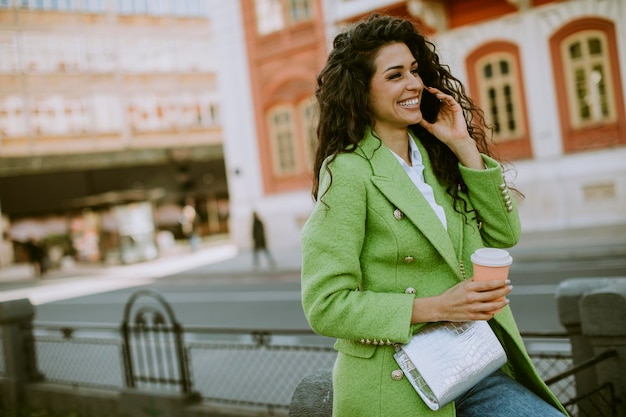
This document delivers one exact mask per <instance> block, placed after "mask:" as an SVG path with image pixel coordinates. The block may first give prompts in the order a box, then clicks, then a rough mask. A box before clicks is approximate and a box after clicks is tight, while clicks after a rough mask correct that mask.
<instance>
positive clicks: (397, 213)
mask: <svg viewBox="0 0 626 417" xmlns="http://www.w3.org/2000/svg"><path fill="white" fill-rule="evenodd" d="M393 217H395V218H396V220H402V219H403V218H404V213H403V212H401V211H400V209H395V210H394V211H393Z"/></svg>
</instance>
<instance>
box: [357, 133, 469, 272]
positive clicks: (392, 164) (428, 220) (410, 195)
mask: <svg viewBox="0 0 626 417" xmlns="http://www.w3.org/2000/svg"><path fill="white" fill-rule="evenodd" d="M359 151H360V153H361V154H362V155H363V156H365V158H366V159H368V160H369V161H370V164H371V167H372V172H373V175H372V182H373V183H374V185H375V186H376V187H377V188H378V189H379V190H380V192H381V193H382V194H383V195H384V196H385V197H386V198H387V199H388V200H389V201H390V202H391V204H393V205H394V206H395V207H397V208H398V209H400V211H402V212H403V213H404V215H405V216H406V217H407V218H408V219H409V221H410V222H411V223H412V224H413V225H414V226H415V227H417V228H418V229H419V230H420V231H421V232H422V233H423V234H424V236H426V238H427V239H428V240H429V241H430V242H431V244H432V245H433V246H434V247H435V249H436V250H437V251H438V252H439V253H440V254H441V256H442V257H443V258H444V259H445V260H446V262H447V263H448V264H449V265H450V267H451V268H452V270H454V271H456V272H457V273H458V275H459V277H460V272H458V271H459V264H458V260H457V259H456V255H455V253H456V251H455V248H454V245H453V244H452V241H451V240H450V238H449V236H448V233H446V229H445V228H444V227H443V225H442V224H441V221H439V218H438V217H437V215H436V214H435V212H434V211H433V209H432V208H431V207H430V205H429V204H428V201H426V199H425V198H424V196H423V195H422V193H421V192H419V190H418V189H417V188H416V187H415V185H414V184H413V182H412V181H411V179H410V178H409V176H408V175H407V173H406V172H405V171H404V169H403V168H402V166H401V165H400V164H399V163H398V161H397V159H396V157H395V156H394V155H393V154H392V153H391V151H390V150H389V149H387V148H386V147H385V145H384V144H382V142H381V141H380V140H379V139H377V138H376V137H374V136H373V134H372V132H371V130H368V132H367V134H366V136H365V138H364V139H363V140H362V141H361V143H360V144H359ZM420 152H422V158H423V159H424V162H426V159H427V158H426V155H424V151H423V148H420ZM425 166H426V165H425ZM430 184H431V186H433V188H438V187H439V186H438V184H432V183H430ZM448 215H449V214H448V212H446V216H448Z"/></svg>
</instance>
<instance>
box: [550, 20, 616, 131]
mask: <svg viewBox="0 0 626 417" xmlns="http://www.w3.org/2000/svg"><path fill="white" fill-rule="evenodd" d="M592 38H597V39H599V40H600V45H601V47H602V54H601V55H598V56H592V55H591V53H590V52H589V50H588V46H589V43H588V42H589V40H591V39H592ZM575 43H579V45H580V46H581V56H580V57H576V58H572V57H571V56H570V48H571V47H572V46H573V45H574V44H575ZM561 58H562V60H563V68H564V72H565V74H563V75H564V77H565V85H566V92H567V98H568V102H567V104H568V109H569V115H570V120H571V124H572V126H573V127H574V128H584V127H590V126H595V125H598V124H602V123H606V122H614V121H615V120H616V119H617V114H616V108H615V107H616V105H615V96H614V94H613V88H614V84H613V76H612V72H611V62H610V56H609V54H608V39H607V36H606V33H605V32H603V31H600V30H583V31H580V32H576V33H574V34H572V35H570V36H568V37H566V38H565V39H564V40H563V41H562V42H561ZM598 67H600V68H601V69H602V72H603V73H604V74H602V76H601V77H603V78H602V81H603V84H604V87H603V91H601V89H600V86H599V85H598V82H594V80H593V78H594V77H593V73H594V71H596V69H597V68H598ZM581 72H582V74H583V75H584V78H583V84H582V85H581V84H580V83H579V82H577V79H576V78H577V77H576V73H579V74H580V73H581ZM581 93H582V94H585V93H586V94H585V95H584V97H581V96H580V94H581ZM603 93H604V94H603ZM603 101H604V103H603ZM603 104H604V106H605V111H604V110H603V109H602V107H603ZM583 106H585V107H586V108H587V109H588V111H589V114H588V117H586V116H585V115H583V114H581V112H583V111H585V110H584V109H583Z"/></svg>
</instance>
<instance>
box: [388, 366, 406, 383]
mask: <svg viewBox="0 0 626 417" xmlns="http://www.w3.org/2000/svg"><path fill="white" fill-rule="evenodd" d="M403 376H404V372H402V369H396V370H394V371H393V372H391V379H393V380H394V381H399V380H401V379H402V377H403Z"/></svg>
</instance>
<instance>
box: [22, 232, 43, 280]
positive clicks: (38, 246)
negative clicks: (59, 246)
mask: <svg viewBox="0 0 626 417" xmlns="http://www.w3.org/2000/svg"><path fill="white" fill-rule="evenodd" d="M25 246H26V253H27V254H28V262H29V263H30V264H31V265H32V266H33V272H34V275H35V276H36V277H38V278H40V277H42V276H43V275H44V274H45V273H46V250H45V247H44V246H43V243H42V242H41V241H40V240H39V239H37V238H34V237H30V238H29V239H28V240H27V241H26V243H25Z"/></svg>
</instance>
